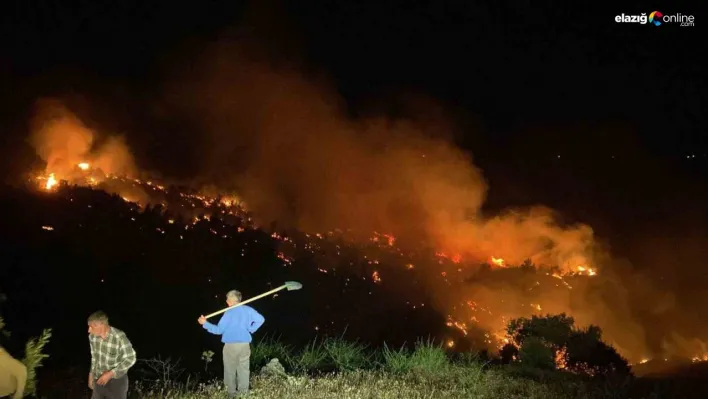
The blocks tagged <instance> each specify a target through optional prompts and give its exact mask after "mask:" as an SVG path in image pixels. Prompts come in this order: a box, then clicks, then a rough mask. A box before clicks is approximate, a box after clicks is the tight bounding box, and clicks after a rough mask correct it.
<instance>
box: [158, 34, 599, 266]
mask: <svg viewBox="0 0 708 399" xmlns="http://www.w3.org/2000/svg"><path fill="white" fill-rule="evenodd" d="M176 82H177V83H176V84H175V85H174V86H172V87H171V88H170V90H169V91H168V100H169V102H170V103H171V106H173V107H174V109H175V110H177V111H176V112H179V113H181V114H183V115H190V116H191V117H192V120H193V121H195V122H197V123H198V125H199V126H201V127H202V128H203V130H204V133H205V135H206V141H205V144H204V147H203V154H204V159H205V162H204V168H203V170H202V174H208V175H210V176H212V177H213V178H214V179H216V180H220V182H219V183H221V184H225V183H229V184H232V183H234V182H235V183H236V184H237V185H238V186H239V187H240V193H241V195H242V196H243V198H244V200H245V202H246V204H247V205H248V207H249V209H252V210H254V211H255V213H256V214H257V215H259V217H260V218H262V222H270V221H274V220H277V221H278V223H280V224H281V225H290V226H294V227H298V228H301V229H304V230H306V231H327V230H331V229H334V228H340V229H349V228H351V229H354V230H356V231H360V232H366V233H365V234H370V232H372V231H380V232H386V233H390V234H394V235H396V236H397V237H398V239H399V243H408V244H412V245H419V243H421V242H425V243H426V244H428V245H430V246H432V247H435V248H437V249H439V250H440V251H444V252H446V253H450V254H459V255H461V256H462V257H464V258H467V259H476V260H481V261H484V260H488V259H489V258H490V257H491V256H495V257H498V258H504V260H505V261H506V262H508V263H512V264H519V263H521V262H523V261H524V260H525V259H531V260H532V261H533V262H535V263H537V264H548V265H560V266H561V267H562V268H564V269H565V270H567V271H570V270H575V268H577V267H578V266H586V267H587V266H591V262H592V251H593V232H592V229H591V228H590V227H588V226H584V225H578V226H560V225H559V224H557V223H556V222H555V218H554V215H553V212H552V211H550V210H548V209H545V208H543V207H535V208H531V209H515V210H513V211H509V212H507V213H504V214H502V215H498V216H495V217H491V218H488V217H485V216H483V215H482V205H483V203H484V200H485V196H486V193H487V189H488V186H487V182H486V181H485V179H484V176H483V174H482V172H481V171H480V170H479V169H478V168H477V167H476V166H475V165H474V164H473V162H472V159H471V156H470V155H469V154H467V153H465V152H463V151H461V150H460V149H458V148H457V147H456V146H455V145H453V143H451V142H450V141H448V140H447V139H446V137H448V136H449V134H445V135H443V134H440V132H449V131H450V130H451V129H452V128H453V127H452V126H451V124H449V123H448V122H447V121H445V120H443V119H441V118H440V117H439V115H437V114H433V115H427V114H417V115H409V116H408V117H404V118H399V119H390V118H386V117H383V116H372V117H367V118H358V119H353V118H350V117H348V116H347V110H346V107H345V104H344V102H343V100H342V99H341V98H340V97H339V95H338V94H337V92H336V90H334V89H333V87H332V86H331V85H328V84H327V82H326V80H324V79H321V78H317V77H306V76H304V75H303V74H300V73H298V72H297V71H296V70H294V69H293V68H277V67H275V66H273V65H272V64H268V63H266V62H264V61H262V60H259V59H257V58H254V57H251V54H246V53H245V52H244V50H243V48H241V47H239V46H236V45H233V44H223V43H222V44H219V45H216V46H215V47H213V48H210V49H209V50H207V51H205V53H203V54H200V56H199V62H197V63H196V67H195V68H193V69H191V70H190V71H189V72H184V73H183V74H182V75H180V77H179V79H177V81H176ZM185 99H186V100H185Z"/></svg>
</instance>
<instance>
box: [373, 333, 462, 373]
mask: <svg viewBox="0 0 708 399" xmlns="http://www.w3.org/2000/svg"><path fill="white" fill-rule="evenodd" d="M383 360H384V367H385V369H386V370H388V371H390V372H392V373H394V374H401V373H409V372H416V373H418V374H427V375H433V374H438V373H444V372H446V371H447V370H448V367H449V365H450V362H449V360H448V358H447V354H446V353H445V350H444V349H443V347H442V345H435V344H434V343H433V342H432V341H430V340H428V341H422V340H420V341H418V342H417V343H416V346H415V349H414V350H413V352H412V353H410V352H409V351H408V350H406V349H405V347H401V348H400V349H397V350H393V349H390V348H389V347H388V345H384V348H383Z"/></svg>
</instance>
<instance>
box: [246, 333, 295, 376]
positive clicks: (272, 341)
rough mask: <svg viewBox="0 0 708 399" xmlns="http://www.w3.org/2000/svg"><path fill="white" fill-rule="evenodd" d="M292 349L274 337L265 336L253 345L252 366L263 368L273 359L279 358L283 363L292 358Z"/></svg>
mask: <svg viewBox="0 0 708 399" xmlns="http://www.w3.org/2000/svg"><path fill="white" fill-rule="evenodd" d="M291 351H292V349H291V348H290V347H289V346H288V345H285V344H283V343H281V342H280V341H278V340H277V339H276V338H274V337H268V336H264V337H263V338H262V339H260V340H258V342H255V343H254V344H253V346H252V347H251V367H253V368H254V369H256V368H258V369H259V368H261V367H263V366H265V365H266V363H268V362H269V361H270V360H271V359H273V358H278V359H279V360H280V361H282V362H283V363H287V362H289V361H290V359H291V357H292V356H291Z"/></svg>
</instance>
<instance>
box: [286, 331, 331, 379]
mask: <svg viewBox="0 0 708 399" xmlns="http://www.w3.org/2000/svg"><path fill="white" fill-rule="evenodd" d="M327 356H328V355H327V351H326V350H325V348H324V346H323V345H322V343H319V344H318V343H317V339H314V340H313V341H312V342H311V343H310V344H308V345H306V346H305V347H304V348H303V349H302V351H300V353H299V354H298V355H297V356H293V357H291V358H290V359H289V361H288V362H289V363H290V364H291V366H292V368H293V369H294V370H295V371H297V372H300V373H311V372H314V371H316V370H319V369H320V368H321V367H323V366H324V365H325V364H326V362H327Z"/></svg>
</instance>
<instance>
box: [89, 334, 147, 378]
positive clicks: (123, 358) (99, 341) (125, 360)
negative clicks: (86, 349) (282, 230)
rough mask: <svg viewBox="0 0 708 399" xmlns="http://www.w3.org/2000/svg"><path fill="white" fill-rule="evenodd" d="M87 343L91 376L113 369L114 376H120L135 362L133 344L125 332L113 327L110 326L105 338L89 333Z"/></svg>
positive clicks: (95, 376)
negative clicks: (89, 348) (88, 345)
mask: <svg viewBox="0 0 708 399" xmlns="http://www.w3.org/2000/svg"><path fill="white" fill-rule="evenodd" d="M89 343H90V344H91V374H92V375H93V378H98V377H100V376H101V374H103V373H104V372H106V371H113V372H114V373H115V377H114V378H121V377H123V376H124V375H126V374H127V373H128V369H129V368H131V367H133V365H134V364H135V361H136V356H135V350H134V349H133V345H132V344H131V343H130V341H129V340H128V337H126V336H125V333H124V332H123V331H121V330H119V329H117V328H115V327H110V330H109V331H108V336H107V337H106V339H103V338H101V337H96V336H93V335H89Z"/></svg>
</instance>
